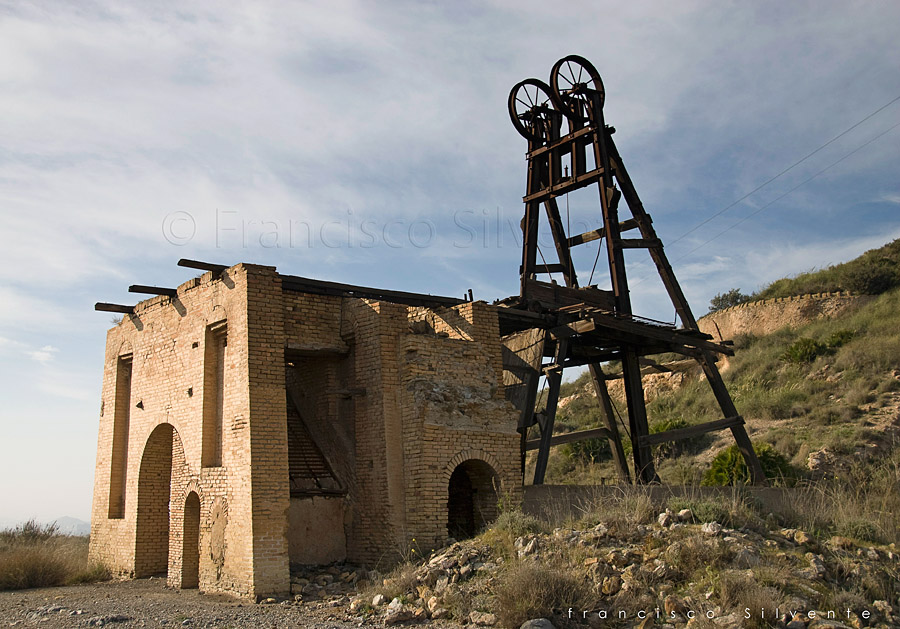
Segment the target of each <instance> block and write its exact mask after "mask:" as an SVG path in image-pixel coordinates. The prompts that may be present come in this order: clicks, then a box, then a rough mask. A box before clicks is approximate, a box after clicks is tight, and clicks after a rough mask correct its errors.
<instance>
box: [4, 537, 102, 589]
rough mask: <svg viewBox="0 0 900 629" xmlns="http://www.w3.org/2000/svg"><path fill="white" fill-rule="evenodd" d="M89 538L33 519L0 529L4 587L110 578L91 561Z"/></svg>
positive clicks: (61, 583) (39, 585)
mask: <svg viewBox="0 0 900 629" xmlns="http://www.w3.org/2000/svg"><path fill="white" fill-rule="evenodd" d="M87 555H88V538H87V537H79V536H71V535H61V534H60V533H59V530H58V528H57V527H56V525H55V524H48V525H40V524H37V523H36V522H35V521H34V520H30V521H28V522H26V523H24V524H21V525H19V526H17V527H16V528H13V529H7V530H5V531H2V532H0V590H21V589H24V588H35V587H48V586H55V585H65V584H69V583H88V582H94V581H102V580H105V579H109V576H110V575H109V571H108V570H106V569H105V568H102V567H99V566H95V565H89V564H88V559H87Z"/></svg>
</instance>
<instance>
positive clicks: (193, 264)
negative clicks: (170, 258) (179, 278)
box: [178, 258, 228, 273]
mask: <svg viewBox="0 0 900 629" xmlns="http://www.w3.org/2000/svg"><path fill="white" fill-rule="evenodd" d="M178 266H182V267H185V268H188V269H199V270H201V271H213V272H214V273H220V272H222V271H224V270H225V269H227V268H228V267H227V266H226V265H224V264H213V263H211V262H201V261H200V260H189V259H188V258H182V259H181V260H179V261H178Z"/></svg>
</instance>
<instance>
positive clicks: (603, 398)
mask: <svg viewBox="0 0 900 629" xmlns="http://www.w3.org/2000/svg"><path fill="white" fill-rule="evenodd" d="M590 372H591V383H592V384H593V385H594V394H595V395H596V396H597V401H598V402H599V403H600V409H601V410H602V411H603V413H602V416H603V421H604V422H605V423H606V430H607V432H608V433H609V437H608V439H609V449H610V450H611V451H612V455H613V462H614V463H615V465H616V474H617V475H618V477H619V480H620V481H622V482H623V483H631V474H630V473H629V472H628V462H627V460H626V459H625V450H624V449H623V448H622V438H621V436H620V435H619V427H618V425H617V424H616V415H615V409H614V408H613V405H612V399H610V397H609V389H607V388H606V374H604V373H603V369H602V368H601V367H600V364H599V363H594V364H593V365H591V367H590Z"/></svg>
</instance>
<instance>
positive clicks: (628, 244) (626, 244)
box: [619, 238, 662, 249]
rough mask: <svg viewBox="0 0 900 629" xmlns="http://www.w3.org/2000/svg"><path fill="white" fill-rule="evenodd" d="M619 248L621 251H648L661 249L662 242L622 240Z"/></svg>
mask: <svg viewBox="0 0 900 629" xmlns="http://www.w3.org/2000/svg"><path fill="white" fill-rule="evenodd" d="M619 246H620V247H622V249H650V248H653V247H662V241H661V240H660V239H659V238H622V239H621V240H620V241H619Z"/></svg>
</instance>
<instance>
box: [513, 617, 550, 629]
mask: <svg viewBox="0 0 900 629" xmlns="http://www.w3.org/2000/svg"><path fill="white" fill-rule="evenodd" d="M519 629H556V627H554V626H553V623H552V622H550V621H549V620H547V619H546V618H534V619H532V620H526V621H525V622H523V623H522V626H521V627H519Z"/></svg>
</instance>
